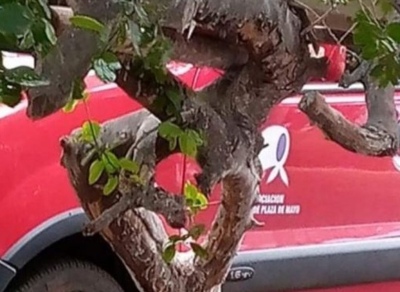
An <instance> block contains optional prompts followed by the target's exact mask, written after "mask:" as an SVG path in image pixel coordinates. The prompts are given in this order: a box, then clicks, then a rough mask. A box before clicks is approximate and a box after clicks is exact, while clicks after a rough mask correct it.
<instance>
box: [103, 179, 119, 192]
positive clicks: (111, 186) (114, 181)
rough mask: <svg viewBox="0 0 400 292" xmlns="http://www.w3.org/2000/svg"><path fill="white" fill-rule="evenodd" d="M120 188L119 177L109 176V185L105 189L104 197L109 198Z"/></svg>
mask: <svg viewBox="0 0 400 292" xmlns="http://www.w3.org/2000/svg"><path fill="white" fill-rule="evenodd" d="M117 187H118V177H117V176H113V175H112V176H109V177H108V180H107V183H106V184H105V186H104V188H103V195H105V196H109V195H111V194H112V192H114V191H115V190H116V188H117Z"/></svg>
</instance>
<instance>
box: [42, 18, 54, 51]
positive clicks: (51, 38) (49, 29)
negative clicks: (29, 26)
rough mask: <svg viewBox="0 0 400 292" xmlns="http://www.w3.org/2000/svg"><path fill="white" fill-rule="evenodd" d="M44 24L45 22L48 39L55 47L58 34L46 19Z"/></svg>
mask: <svg viewBox="0 0 400 292" xmlns="http://www.w3.org/2000/svg"><path fill="white" fill-rule="evenodd" d="M43 22H44V25H45V33H46V37H47V39H48V40H49V41H50V43H51V44H52V45H55V44H56V42H57V37H56V32H55V30H54V27H53V26H52V25H51V23H50V22H49V21H48V20H46V19H43Z"/></svg>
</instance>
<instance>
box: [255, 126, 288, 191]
mask: <svg viewBox="0 0 400 292" xmlns="http://www.w3.org/2000/svg"><path fill="white" fill-rule="evenodd" d="M261 135H262V137H263V139H264V144H268V146H267V147H265V148H264V149H263V150H262V151H261V152H260V154H259V159H260V161H261V166H262V169H263V171H266V170H267V169H270V168H272V170H271V172H270V174H269V176H268V178H267V184H268V183H271V182H272V181H274V180H275V179H276V178H277V177H279V178H280V179H281V180H282V182H283V183H284V184H285V185H286V186H289V177H288V174H287V172H286V169H285V163H286V160H287V158H288V156H289V150H290V135H289V131H288V130H287V129H286V128H285V127H282V126H279V125H273V126H270V127H268V128H266V129H265V130H263V131H262V133H261Z"/></svg>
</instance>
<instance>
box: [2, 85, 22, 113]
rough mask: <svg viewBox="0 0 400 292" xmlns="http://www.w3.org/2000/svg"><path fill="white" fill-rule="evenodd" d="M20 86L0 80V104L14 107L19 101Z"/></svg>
mask: <svg viewBox="0 0 400 292" xmlns="http://www.w3.org/2000/svg"><path fill="white" fill-rule="evenodd" d="M21 90H22V88H21V86H19V85H12V84H7V82H4V81H2V80H0V103H4V104H5V105H7V106H10V107H14V106H16V105H17V104H18V103H19V102H20V101H21Z"/></svg>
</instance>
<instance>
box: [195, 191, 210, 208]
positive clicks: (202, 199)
mask: <svg viewBox="0 0 400 292" xmlns="http://www.w3.org/2000/svg"><path fill="white" fill-rule="evenodd" d="M194 205H195V206H196V207H198V208H199V209H200V210H204V209H206V208H207V206H208V199H207V197H206V196H205V195H204V194H202V193H201V192H198V193H197V197H196V199H195V203H194Z"/></svg>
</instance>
